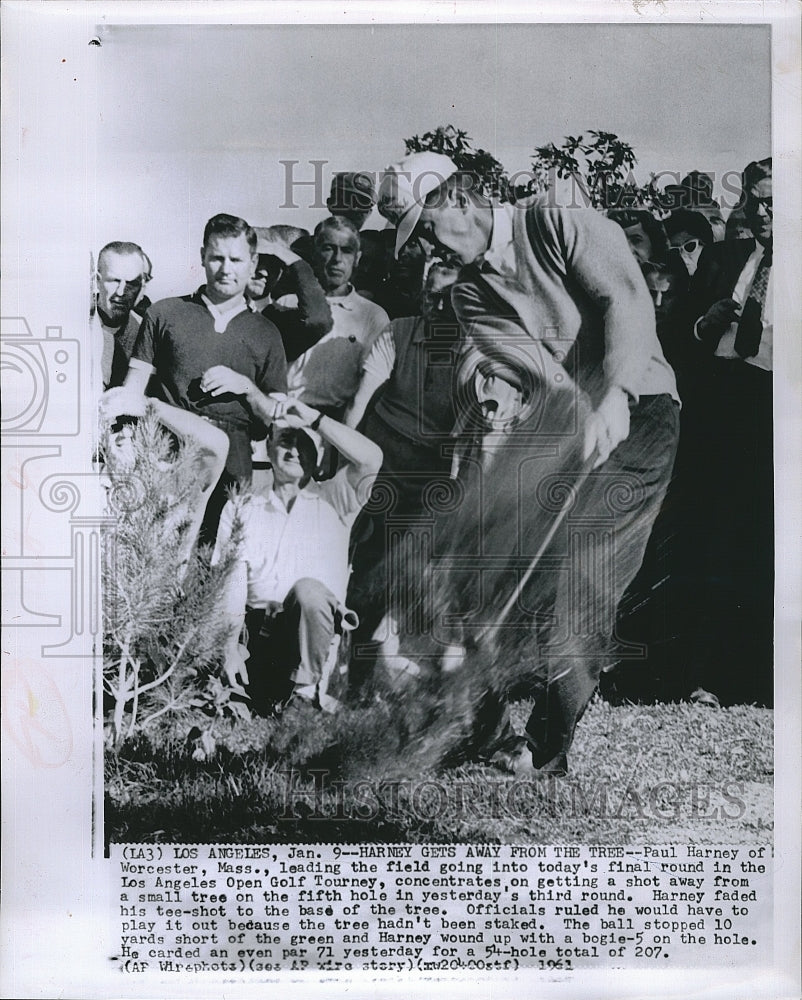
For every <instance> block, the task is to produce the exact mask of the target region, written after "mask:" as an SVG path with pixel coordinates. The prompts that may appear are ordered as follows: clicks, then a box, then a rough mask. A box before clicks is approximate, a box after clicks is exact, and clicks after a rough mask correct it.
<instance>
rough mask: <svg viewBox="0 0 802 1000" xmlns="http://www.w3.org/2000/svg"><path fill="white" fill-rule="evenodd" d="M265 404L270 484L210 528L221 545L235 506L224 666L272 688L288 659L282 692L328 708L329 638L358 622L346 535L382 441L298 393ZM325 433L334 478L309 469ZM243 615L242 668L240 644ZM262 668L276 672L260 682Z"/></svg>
mask: <svg viewBox="0 0 802 1000" xmlns="http://www.w3.org/2000/svg"><path fill="white" fill-rule="evenodd" d="M265 404H266V407H267V406H273V409H274V412H273V414H272V424H271V427H270V433H269V435H268V442H267V453H268V459H269V462H270V465H271V466H272V470H273V483H272V487H271V488H265V489H264V490H262V491H260V492H258V493H255V494H253V495H251V496H250V497H247V498H246V499H245V500H244V501H237V500H231V501H229V502H228V503H227V504H226V507H225V508H224V510H223V514H222V516H221V519H220V528H219V530H218V534H217V547H218V552H219V551H220V550H221V549H222V546H223V545H225V544H226V542H227V541H228V539H229V538H231V537H232V531H234V526H235V524H236V522H237V520H238V518H237V517H236V510H237V507H238V506H239V508H240V518H241V523H242V534H241V537H240V539H239V550H240V560H239V562H238V563H237V567H236V570H235V572H234V573H233V574H232V577H231V583H230V587H229V595H228V607H229V613H230V619H231V631H230V633H229V639H228V644H227V649H226V661H225V662H226V672H227V674H228V677H229V681H230V682H231V683H232V685H234V686H238V681H241V682H242V683H243V684H248V683H249V677H248V674H249V673H250V674H251V679H252V680H254V681H257V683H258V684H259V686H260V687H262V688H264V687H267V688H269V689H272V691H273V692H277V691H280V690H281V682H282V679H283V677H286V676H287V675H286V673H285V672H284V671H285V670H287V669H289V670H290V671H293V672H292V673H291V674H290V676H289V680H290V681H291V682H292V686H289V685H288V687H287V693H291V692H294V693H295V694H296V695H298V696H300V697H301V698H305V699H307V700H309V701H310V702H312V703H314V704H316V705H318V706H320V707H322V708H325V709H328V710H334V709H335V708H336V702H334V700H333V699H331V698H330V697H329V696H327V694H326V691H325V688H326V682H327V676H328V670H330V657H331V653H332V640H333V638H334V635H335V633H336V632H338V631H341V630H342V629H343V627H349V626H350V627H353V626H354V624H355V623H356V622H355V616H353V615H352V613H349V612H347V610H346V608H345V594H346V590H347V587H348V573H349V566H348V542H349V536H350V533H351V527H352V525H353V523H354V520H355V519H356V516H357V514H358V513H359V511H360V509H361V508H362V506H363V505H364V504H365V503H366V501H367V499H368V498H369V496H370V491H371V488H372V486H373V482H374V480H375V478H376V473H377V472H378V471H379V468H380V467H381V463H382V451H381V448H379V447H378V445H375V444H374V443H373V442H372V441H370V440H368V438H366V437H365V436H364V435H363V434H360V433H359V432H358V431H356V430H353V429H352V428H350V427H346V426H345V425H343V424H341V423H339V422H337V421H336V420H333V419H332V418H331V417H327V416H325V415H323V414H321V413H320V412H319V411H318V410H315V409H313V408H312V407H311V406H307V405H306V404H304V403H301V402H300V401H298V400H295V399H288V400H286V401H283V402H281V403H279V404H273V403H272V400H271V401H268V400H267V399H265ZM260 416H262V417H263V418H264V417H265V416H267V414H260ZM324 442H327V443H329V444H330V445H332V446H333V447H334V448H336V449H337V451H338V452H339V453H340V455H341V457H342V459H341V467H340V469H339V471H338V472H337V473H336V475H335V476H334V477H333V478H332V479H329V480H327V481H325V482H320V483H318V482H315V480H314V478H313V477H314V474H315V471H316V469H317V468H318V465H319V463H320V460H321V457H322V453H323V443H324ZM236 535H237V532H236V531H234V539H235V541H236ZM350 619H354V620H350ZM243 623H244V624H246V625H247V631H248V653H249V656H248V661H247V664H248V665H247V668H246V666H245V663H244V662H243V658H242V655H241V653H238V649H239V650H241V647H239V636H240V633H241V631H242V625H243ZM266 671H267V672H270V671H273V672H274V674H275V673H276V672H277V673H278V674H279V676H273V677H270V678H268V683H267V685H265V683H264V682H265V676H264V672H266ZM255 672H256V673H255ZM282 674H283V677H282V676H280V675H282ZM274 697H276V696H275V694H274ZM276 700H278V698H276Z"/></svg>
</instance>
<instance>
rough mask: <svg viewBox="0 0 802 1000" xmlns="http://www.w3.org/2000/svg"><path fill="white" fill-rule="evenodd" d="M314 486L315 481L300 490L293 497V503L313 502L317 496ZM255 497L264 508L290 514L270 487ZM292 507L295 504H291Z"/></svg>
mask: <svg viewBox="0 0 802 1000" xmlns="http://www.w3.org/2000/svg"><path fill="white" fill-rule="evenodd" d="M316 485H317V483H316V482H315V480H310V481H309V482H308V483H307V484H306V486H304V488H303V489H302V490H298V492H297V493H296V495H295V503H297V502H298V501H299V500H314V499H315V497H316V496H317V490H316V489H315V486H316ZM256 497H257V498H258V499H260V500H261V501H262V503H263V504H264V505H265V506H266V507H272V508H273V509H274V510H278V511H280V512H281V513H282V514H288V513H291V511H288V510H287V508H286V507H285V506H284V504H283V503H282V502H281V500H279V498H278V496H277V495H276V493H275V491H274V490H273V487H272V486H271V487H270V489H269V490H267V491H266V492H264V493H257V494H256ZM294 506H295V504H293V507H294Z"/></svg>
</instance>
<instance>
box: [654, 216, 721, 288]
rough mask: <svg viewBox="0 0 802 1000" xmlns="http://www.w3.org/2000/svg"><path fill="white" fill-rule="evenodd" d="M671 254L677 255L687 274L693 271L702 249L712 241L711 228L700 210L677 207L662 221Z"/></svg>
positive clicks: (691, 273)
mask: <svg viewBox="0 0 802 1000" xmlns="http://www.w3.org/2000/svg"><path fill="white" fill-rule="evenodd" d="M663 228H664V229H665V231H666V235H667V236H668V242H669V247H670V252H671V255H672V256H679V257H680V259H681V260H682V263H683V264H684V265H685V269H686V270H687V272H688V275H689V276H691V275H693V274H694V273H695V271H696V267H697V264H698V263H699V258H700V256H701V255H702V250H704V248H705V247H706V246H709V245H710V244H711V243H712V242H713V230H712V228H711V226H710V223H709V222H708V221H707V219H706V218H705V217H704V215H702V213H701V212H693V211H691V210H690V209H687V208H678V209H677V210H676V211H675V212H672V213H671V215H670V216H669V217H668V218H667V219H666V221H665V222H664V223H663Z"/></svg>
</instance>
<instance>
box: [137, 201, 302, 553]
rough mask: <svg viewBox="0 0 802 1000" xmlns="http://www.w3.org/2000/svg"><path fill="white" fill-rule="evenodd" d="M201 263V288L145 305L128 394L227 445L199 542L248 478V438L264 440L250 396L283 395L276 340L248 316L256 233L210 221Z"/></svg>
mask: <svg viewBox="0 0 802 1000" xmlns="http://www.w3.org/2000/svg"><path fill="white" fill-rule="evenodd" d="M201 261H202V262H203V267H204V270H205V272H206V284H205V285H202V286H201V287H200V288H199V289H198V290H197V292H195V293H194V294H191V295H184V296H181V297H180V298H172V299H163V300H162V301H161V302H157V303H156V304H155V305H153V306H151V308H150V309H149V310H148V313H147V316H146V317H145V320H144V321H143V323H142V328H141V330H140V333H139V337H138V339H137V342H136V346H135V347H134V352H133V355H132V358H131V363H130V368H129V373H128V377H127V378H126V381H125V384H126V387H127V388H131V389H134V390H135V391H139V392H144V391H145V389H146V388H147V386H148V383H149V382H150V387H151V394H152V395H154V396H156V397H157V398H159V399H162V400H163V401H164V402H166V403H170V404H171V405H173V406H180V407H181V408H182V409H185V410H190V411H192V412H193V413H197V414H199V415H200V416H203V417H207V418H208V419H209V420H211V421H212V423H214V424H216V425H217V426H218V427H221V428H222V429H223V430H224V431H225V432H226V434H228V438H229V445H230V447H229V452H228V460H227V462H226V470H225V474H224V475H223V476H222V477H221V479H220V483H219V484H218V488H217V490H216V491H215V495H214V496H213V497H212V499H210V501H209V506H208V508H207V521H206V523H205V531H204V537H205V538H210V537H213V534H214V530H216V524H217V518H219V513H220V510H222V506H223V503H224V502H225V489H226V487H227V486H228V485H230V484H231V483H232V482H234V481H235V480H242V479H247V478H248V477H249V476H250V474H251V444H250V442H251V438H252V437H258V436H259V435H260V434H262V435H263V434H264V433H265V429H264V427H262V426H261V422H260V421H259V420H258V419H257V418H256V417H255V416H254V413H253V409H252V405H251V403H252V399H253V398H254V395H255V393H256V392H260V393H263V394H268V393H271V392H284V391H286V388H287V362H286V359H285V356H284V349H283V347H282V344H281V337H280V336H279V332H278V330H277V329H276V328H275V326H274V325H273V324H272V323H271V322H270V321H269V320H268V319H266V318H265V317H264V316H262V315H260V314H258V313H254V312H252V311H251V310H250V309H249V308H248V305H247V302H246V301H245V295H244V292H245V287H246V285H247V283H248V280H249V278H250V277H251V275H252V274H253V271H254V267H255V263H256V233H255V232H254V230H253V229H252V228H251V227H250V226H249V225H248V224H247V222H245V221H244V220H243V219H238V218H235V217H234V216H231V215H216V216H214V218H212V219H210V220H209V222H208V223H207V224H206V228H205V230H204V234H203V247H202V249H201Z"/></svg>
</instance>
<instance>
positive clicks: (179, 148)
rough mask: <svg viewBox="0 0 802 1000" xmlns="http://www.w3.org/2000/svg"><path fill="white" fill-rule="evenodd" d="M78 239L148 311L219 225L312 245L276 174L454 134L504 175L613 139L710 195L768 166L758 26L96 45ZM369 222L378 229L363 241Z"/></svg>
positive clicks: (327, 32)
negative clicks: (279, 229)
mask: <svg viewBox="0 0 802 1000" xmlns="http://www.w3.org/2000/svg"><path fill="white" fill-rule="evenodd" d="M98 36H99V37H100V39H101V40H102V48H101V49H100V50H96V52H97V55H98V75H97V91H96V93H97V115H98V120H99V125H98V131H97V172H96V176H95V178H94V181H95V185H96V189H95V191H96V193H95V199H94V201H95V205H96V209H97V215H96V220H95V234H96V236H95V238H96V242H97V246H98V247H100V246H102V245H103V244H104V243H105V242H108V241H109V240H112V239H130V240H134V241H135V242H138V243H140V244H141V245H142V246H143V247H144V249H145V250H146V251H147V252H148V253H149V254H150V256H151V257H152V259H153V261H154V274H155V278H154V281H153V284H152V285H151V287H150V290H149V291H150V294H151V296H152V297H155V298H159V297H162V296H164V295H170V294H176V293H179V292H183V291H186V290H189V288H188V287H187V283H189V287H193V286H195V285H197V284H199V283H200V281H201V280H202V274H201V271H200V268H199V254H198V250H199V246H200V241H201V234H202V229H203V225H204V223H205V221H206V220H207V219H208V218H209V217H210V216H211V215H213V214H215V213H217V212H230V213H232V214H235V215H241V216H243V217H244V218H246V219H247V220H248V221H249V222H250V223H252V224H253V225H269V224H271V223H276V222H288V223H293V224H296V225H302V226H305V227H307V228H311V227H313V226H314V224H315V223H316V222H317V221H319V220H320V218H322V217H323V215H324V214H325V210H323V209H320V208H316V207H314V197H315V195H314V191H313V189H312V188H310V187H297V188H295V195H294V197H295V201H296V203H297V204H298V205H299V207H298V208H296V209H287V208H281V206H282V205H283V204H284V203H285V201H286V195H285V191H286V183H285V182H286V168H285V167H284V166H282V165H281V163H280V161H281V160H298V161H299V164H298V166H297V167H295V168H294V170H295V174H294V176H295V178H296V179H297V180H311V179H313V177H314V169H313V167H312V166H311V165H310V163H309V161H310V160H313V159H317V160H325V161H327V162H326V165H325V166H324V168H323V179H324V186H325V191H324V199H325V194H326V193H327V191H328V185H329V182H330V179H331V175H332V174H333V173H334V172H335V171H338V170H353V169H365V170H370V171H380V170H382V169H383V168H384V167H386V166H387V164H388V163H390V162H392V161H393V160H396V159H398V158H400V157H401V156H402V155H403V153H404V145H403V139H404V138H405V137H407V136H410V135H413V134H415V133H419V134H420V133H423V132H425V131H427V130H429V129H432V128H434V127H436V126H437V125H440V124H445V123H452V124H454V125H456V126H457V127H458V128H462V129H465V130H466V131H467V132H468V134H469V135H470V136H471V137H472V139H473V141H474V143H475V145H477V146H481V147H483V148H485V149H488V150H489V151H490V152H492V153H493V154H494V155H495V156H496V157H498V159H500V160H501V161H502V162H503V163H504V165H505V166H506V167H507V169H508V170H509V171H511V172H514V171H517V170H526V169H528V167H529V166H530V160H531V153H532V151H533V150H534V148H535V146H538V145H542V144H544V143H547V142H551V141H553V142H556V143H558V144H559V143H560V142H561V140H562V138H563V137H564V136H565V135H568V134H572V135H576V134H578V133H580V132H584V131H586V130H587V129H597V130H606V131H611V132H615V133H617V134H618V135H619V136H620V137H621V138H622V139H625V140H626V141H627V142H629V143H630V144H631V145H632V146H633V147H634V149H635V153H636V155H637V157H638V166H637V168H636V171H635V173H636V176H637V178H638V179H639V180H641V181H645V180H646V179H647V178H648V175H649V172H650V171H656V172H659V171H677V172H679V173H680V174H681V175H682V174H684V173H686V172H687V171H688V170H691V169H701V170H706V171H708V172H710V173H711V174H713V175H714V176H715V177H716V179H717V188H718V178H720V177H721V175H722V174H723V173H724V172H725V171H740V170H741V168H742V167H743V166H744V164H745V163H746V162H748V161H749V160H751V159H756V158H760V157H763V156H767V155H769V154H770V152H771V145H770V123H771V110H770V89H771V82H770V81H771V77H770V50H769V42H770V40H769V31H768V29H767V28H766V27H765V26H746V25H743V26H737V25H731V26H722V25H715V26H714V25H700V26H695V25H654V24H651V25H648V24H644V25H588V24H574V25H544V24H540V25H537V24H533V25H532V24H526V25H513V24H502V25H494V24H484V25H445V26H431V25H381V26H370V25H351V26H338V25H311V26H294V25H274V26H269V25H260V26H230V27H229V26H201V25H196V26H190V25H185V26H163V25H160V26H152V25H151V26H119V25H116V26H109V27H106V28H103V29H100V30H98ZM381 225H383V221H382V220H381V219H380V218H379V217H378V216H376V217H375V218H374V219H372V220H371V221H369V222H368V224H367V228H372V227H378V226H381Z"/></svg>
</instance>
